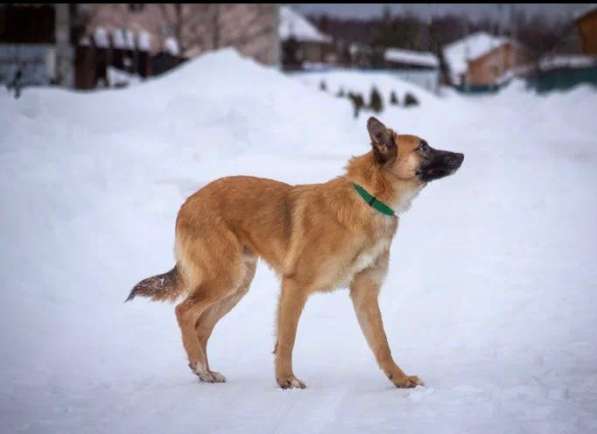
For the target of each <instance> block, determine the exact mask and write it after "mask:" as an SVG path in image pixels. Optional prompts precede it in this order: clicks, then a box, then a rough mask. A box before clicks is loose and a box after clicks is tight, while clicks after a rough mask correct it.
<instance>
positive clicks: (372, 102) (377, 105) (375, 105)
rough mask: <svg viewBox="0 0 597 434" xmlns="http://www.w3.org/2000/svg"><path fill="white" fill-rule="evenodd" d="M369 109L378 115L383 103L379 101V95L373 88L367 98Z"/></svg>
mask: <svg viewBox="0 0 597 434" xmlns="http://www.w3.org/2000/svg"><path fill="white" fill-rule="evenodd" d="M369 108H370V109H371V110H373V111H374V112H375V113H380V112H382V111H383V101H382V99H381V94H380V93H379V91H378V90H377V88H376V87H375V86H373V88H372V89H371V96H370V97H369Z"/></svg>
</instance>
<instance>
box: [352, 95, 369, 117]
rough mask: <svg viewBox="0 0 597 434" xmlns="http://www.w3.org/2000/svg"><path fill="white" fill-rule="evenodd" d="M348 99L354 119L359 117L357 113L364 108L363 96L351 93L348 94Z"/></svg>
mask: <svg viewBox="0 0 597 434" xmlns="http://www.w3.org/2000/svg"><path fill="white" fill-rule="evenodd" d="M348 99H350V101H351V102H352V108H353V110H354V117H355V118H356V117H358V116H359V112H360V111H361V109H362V108H363V107H364V106H365V99H364V98H363V95H361V94H360V93H353V92H349V93H348Z"/></svg>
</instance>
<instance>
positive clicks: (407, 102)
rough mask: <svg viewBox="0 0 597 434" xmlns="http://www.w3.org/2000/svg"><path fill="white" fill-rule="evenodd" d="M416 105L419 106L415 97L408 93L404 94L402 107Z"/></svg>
mask: <svg viewBox="0 0 597 434" xmlns="http://www.w3.org/2000/svg"><path fill="white" fill-rule="evenodd" d="M417 105H419V100H418V99H417V97H416V96H414V95H413V94H412V93H410V92H406V95H405V96H404V107H410V106H417Z"/></svg>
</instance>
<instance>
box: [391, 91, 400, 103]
mask: <svg viewBox="0 0 597 434" xmlns="http://www.w3.org/2000/svg"><path fill="white" fill-rule="evenodd" d="M390 104H392V105H399V104H398V96H397V95H396V92H394V91H392V92H391V93H390Z"/></svg>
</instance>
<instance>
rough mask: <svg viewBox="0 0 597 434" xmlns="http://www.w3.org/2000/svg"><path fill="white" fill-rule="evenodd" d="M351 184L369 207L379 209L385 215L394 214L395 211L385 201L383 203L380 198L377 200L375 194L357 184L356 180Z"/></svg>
mask: <svg viewBox="0 0 597 434" xmlns="http://www.w3.org/2000/svg"><path fill="white" fill-rule="evenodd" d="M352 185H353V187H354V189H355V190H356V191H357V193H359V196H361V197H362V198H363V200H364V201H365V202H367V204H368V205H369V206H370V207H371V208H375V209H376V210H377V211H379V212H380V213H382V214H385V215H389V216H395V215H396V213H394V210H393V209H392V208H390V207H389V206H387V205H386V204H385V203H383V202H382V201H381V200H379V199H378V198H376V197H375V196H373V195H372V194H370V193H369V192H368V191H367V190H365V189H364V188H363V187H361V186H360V185H359V184H357V183H356V182H353V183H352Z"/></svg>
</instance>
